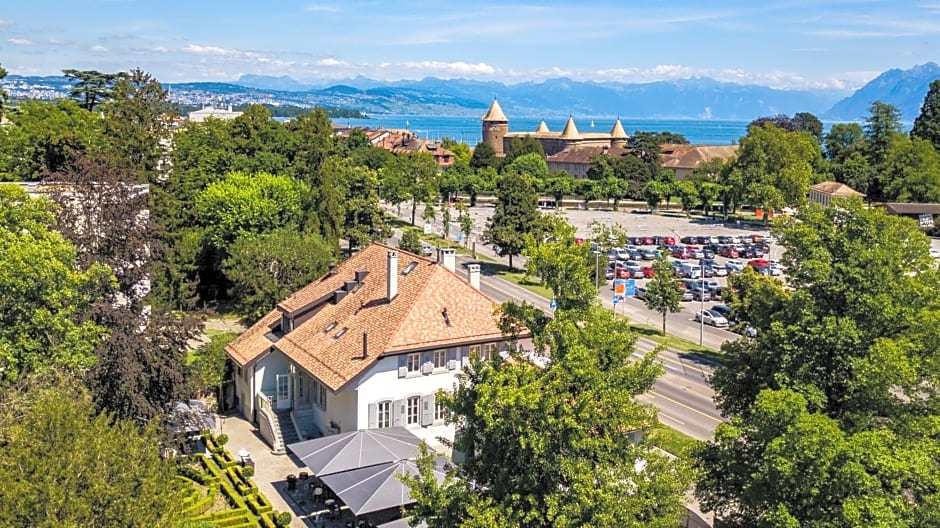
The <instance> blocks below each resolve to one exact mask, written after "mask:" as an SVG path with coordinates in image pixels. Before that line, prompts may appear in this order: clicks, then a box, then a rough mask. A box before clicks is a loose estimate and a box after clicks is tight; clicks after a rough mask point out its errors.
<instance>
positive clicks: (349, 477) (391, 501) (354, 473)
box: [321, 457, 447, 515]
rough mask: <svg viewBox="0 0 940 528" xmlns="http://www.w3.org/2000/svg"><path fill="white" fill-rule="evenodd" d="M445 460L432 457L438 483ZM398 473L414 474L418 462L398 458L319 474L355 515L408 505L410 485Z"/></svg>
mask: <svg viewBox="0 0 940 528" xmlns="http://www.w3.org/2000/svg"><path fill="white" fill-rule="evenodd" d="M446 463H447V459H445V458H442V457H437V458H435V459H434V466H435V467H434V477H435V478H436V479H437V481H438V482H442V481H443V480H444V474H445V469H444V464H446ZM399 475H412V476H417V475H418V465H417V463H416V462H415V461H414V460H398V461H395V462H386V463H384V464H376V465H374V466H369V467H364V468H359V469H353V470H350V471H344V472H342V473H334V474H332V475H327V476H325V477H322V478H321V480H322V481H323V483H324V484H326V485H327V486H329V488H330V489H331V490H333V493H335V494H336V495H337V496H338V497H339V498H340V500H342V501H343V503H345V504H346V506H349V509H350V511H352V512H353V513H354V514H355V515H362V514H365V513H370V512H375V511H379V510H385V509H388V508H398V507H399V506H404V505H406V504H411V503H413V502H414V499H412V498H411V488H409V487H408V486H406V485H405V484H403V483H402V481H401V480H400V479H399V478H398V476H399Z"/></svg>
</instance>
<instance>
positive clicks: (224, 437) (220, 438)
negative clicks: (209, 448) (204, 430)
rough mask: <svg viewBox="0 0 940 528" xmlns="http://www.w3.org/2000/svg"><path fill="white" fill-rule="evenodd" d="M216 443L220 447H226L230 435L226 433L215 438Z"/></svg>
mask: <svg viewBox="0 0 940 528" xmlns="http://www.w3.org/2000/svg"><path fill="white" fill-rule="evenodd" d="M215 442H216V443H217V444H219V445H220V446H224V445H225V444H227V443H228V435H227V434H225V433H222V434H220V435H219V436H217V437H215Z"/></svg>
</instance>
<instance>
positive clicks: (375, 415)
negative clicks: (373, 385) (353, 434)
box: [369, 403, 379, 429]
mask: <svg viewBox="0 0 940 528" xmlns="http://www.w3.org/2000/svg"><path fill="white" fill-rule="evenodd" d="M378 421H379V409H378V407H377V406H376V405H375V404H374V403H370V404H369V429H375V428H376V427H377V426H378Z"/></svg>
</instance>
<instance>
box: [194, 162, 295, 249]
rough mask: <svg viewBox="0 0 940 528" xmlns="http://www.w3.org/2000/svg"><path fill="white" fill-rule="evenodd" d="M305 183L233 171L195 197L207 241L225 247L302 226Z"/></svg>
mask: <svg viewBox="0 0 940 528" xmlns="http://www.w3.org/2000/svg"><path fill="white" fill-rule="evenodd" d="M307 192H308V188H307V186H306V184H304V183H302V182H300V181H298V180H296V179H294V178H291V177H290V176H280V175H274V174H265V173H261V174H245V173H241V172H233V173H230V174H227V175H226V176H225V179H224V180H221V181H218V182H215V183H213V184H210V185H209V186H208V187H206V188H205V190H203V191H202V192H201V193H199V195H198V196H197V197H196V215H197V217H198V219H199V221H200V222H201V223H202V224H203V225H205V226H207V228H208V232H207V234H206V236H207V242H208V243H209V244H211V245H212V246H214V247H216V248H225V247H226V246H227V245H228V244H231V243H232V242H234V241H235V240H236V239H238V238H240V237H243V236H250V235H253V234H260V233H266V232H270V231H273V230H275V229H277V228H279V227H294V228H297V227H299V225H300V221H301V219H302V217H303V198H304V196H305V195H306V193H307Z"/></svg>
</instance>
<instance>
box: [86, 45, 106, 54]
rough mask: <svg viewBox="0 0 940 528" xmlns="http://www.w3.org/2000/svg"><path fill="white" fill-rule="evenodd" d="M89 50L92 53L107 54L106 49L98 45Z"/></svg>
mask: <svg viewBox="0 0 940 528" xmlns="http://www.w3.org/2000/svg"><path fill="white" fill-rule="evenodd" d="M89 49H91V51H93V52H94V53H107V52H108V48H106V47H104V46H102V45H100V44H96V45H94V46H92V47H91V48H89Z"/></svg>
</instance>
